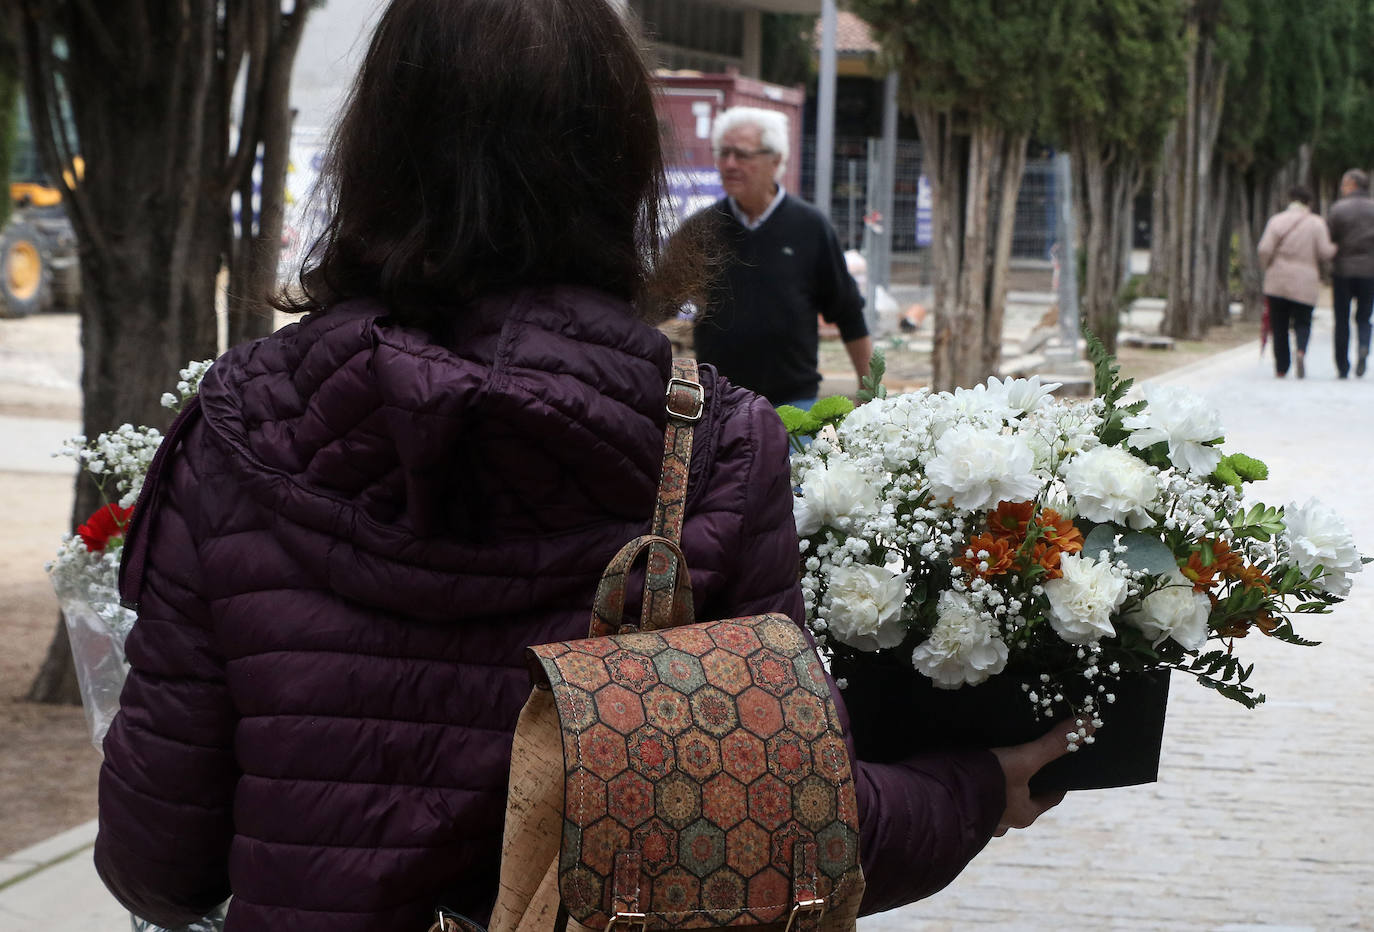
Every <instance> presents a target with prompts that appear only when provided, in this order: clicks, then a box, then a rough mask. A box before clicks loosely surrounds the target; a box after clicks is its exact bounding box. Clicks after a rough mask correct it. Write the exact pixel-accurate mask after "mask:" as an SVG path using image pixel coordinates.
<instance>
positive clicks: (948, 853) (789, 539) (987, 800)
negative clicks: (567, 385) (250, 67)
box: [730, 399, 1006, 915]
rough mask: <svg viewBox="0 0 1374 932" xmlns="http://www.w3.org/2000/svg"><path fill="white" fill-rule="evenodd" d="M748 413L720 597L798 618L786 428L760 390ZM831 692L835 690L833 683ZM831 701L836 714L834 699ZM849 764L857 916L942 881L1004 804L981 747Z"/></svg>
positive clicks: (975, 848)
mask: <svg viewBox="0 0 1374 932" xmlns="http://www.w3.org/2000/svg"><path fill="white" fill-rule="evenodd" d="M749 419H750V429H751V430H752V431H753V433H754V435H755V436H756V438H757V444H756V453H755V456H754V457H753V462H752V463H751V466H750V474H749V478H748V483H747V488H748V493H747V500H746V501H747V504H746V511H745V515H744V522H743V541H742V542H741V549H740V550H739V553H740V554H742V555H743V554H747V555H748V556H747V560H748V563H749V565H750V566H751V568H752V572H750V573H747V574H740V575H739V577H738V579H739V580H740V582H739V583H738V584H737V585H738V586H739V588H737V589H736V590H735V591H733V592H732V593H731V596H732V598H731V600H730V604H731V605H732V606H733V607H734V608H733V612H737V613H738V614H749V613H754V612H765V611H779V610H782V611H785V612H786V613H787V614H788V615H790V616H792V618H793V619H794V620H795V621H797V622H798V623H799V624H800V623H802V622H803V621H804V612H803V608H802V604H803V603H802V595H801V584H800V580H799V576H798V563H797V559H798V555H797V533H796V526H795V524H794V523H793V519H792V488H791V485H792V483H791V471H790V468H789V466H788V460H787V457H788V448H787V439H786V434H785V433H784V432H783V429H782V424H781V422H780V421H779V420H778V418H777V416H776V415H775V414H774V413H773V411H772V410H771V407H770V406H769V405H768V404H767V402H765V401H763V400H762V399H755V400H754V401H753V402H752V403H751V406H750V411H749ZM831 692H832V693H833V694H834V695H836V696H837V697H841V696H843V693H842V692H841V691H839V690H837V689H836V688H835V684H834V683H833V682H832V683H831ZM837 702H839V704H840V707H841V713H842V714H844V707H843V702H842V701H841V700H840V699H838V698H837ZM846 730H847V729H846ZM853 753H854V749H853V745H852V744H851V745H850V755H851V757H852V756H853ZM854 770H855V788H856V791H857V796H858V802H859V823H860V824H859V846H860V852H861V860H862V862H863V869H864V879H865V883H866V889H865V892H864V901H863V906H862V909H861V913H862V914H864V915H868V914H870V913H876V912H881V911H883V910H888V909H893V908H895V907H898V906H901V905H903V904H905V903H910V902H913V901H915V900H919V899H922V898H923V897H927V896H930V895H931V894H933V893H935V892H937V891H939V890H940V889H942V888H943V887H945V886H946V885H947V884H949V883H950V881H952V880H953V879H954V878H955V877H956V876H958V874H959V872H960V871H962V870H963V869H964V867H965V866H966V865H967V864H968V862H969V861H970V860H972V858H973V856H974V855H976V854H977V853H978V852H979V851H981V850H982V849H983V846H984V845H986V844H987V842H988V840H989V839H990V838H991V837H992V833H993V831H995V830H996V828H997V822H998V820H999V818H1000V817H1001V815H1002V811H1003V810H1004V809H1005V807H1006V800H1005V792H1006V790H1005V786H1006V783H1005V779H1004V777H1003V775H1002V769H1001V767H1000V765H999V764H998V763H997V759H996V757H994V756H993V755H992V754H991V753H990V752H988V751H981V750H978V751H964V752H940V753H932V754H924V755H919V756H917V757H913V758H910V759H908V760H905V761H902V762H900V763H895V764H875V763H868V762H865V761H856V762H855V766H854Z"/></svg>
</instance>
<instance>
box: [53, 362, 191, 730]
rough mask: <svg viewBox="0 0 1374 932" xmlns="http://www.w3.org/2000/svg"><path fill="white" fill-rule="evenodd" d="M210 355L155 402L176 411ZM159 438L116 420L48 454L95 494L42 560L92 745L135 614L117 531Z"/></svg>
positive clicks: (112, 701) (118, 680) (117, 682)
mask: <svg viewBox="0 0 1374 932" xmlns="http://www.w3.org/2000/svg"><path fill="white" fill-rule="evenodd" d="M211 362H212V360H208V359H207V360H203V361H201V362H193V363H189V364H188V365H187V366H186V368H184V369H182V370H181V371H180V372H179V373H178V375H179V379H180V380H179V381H178V382H177V386H176V394H173V393H171V392H166V393H164V394H163V395H162V398H161V402H162V406H163V407H165V408H170V409H171V410H172V411H174V412H180V410H181V409H182V407H184V406H185V404H186V402H187V401H188V400H190V398H191V397H192V396H193V395H195V393H196V392H197V391H198V390H199V388H200V381H201V379H202V378H203V377H204V375H205V373H206V371H207V370H208V369H209V368H210V364H211ZM161 443H162V433H161V432H160V431H158V430H157V429H156V428H153V427H134V426H133V425H132V424H123V425H121V426H120V427H118V428H117V429H115V430H112V431H107V432H105V433H102V434H100V435H99V436H98V437H96V438H95V439H94V440H88V439H87V438H86V437H83V436H77V437H73V438H72V439H70V440H68V441H67V442H66V443H64V444H63V445H62V448H61V449H60V450H59V451H57V452H56V453H54V454H53V455H54V456H70V457H71V458H72V459H74V460H76V461H77V463H78V464H79V465H80V466H81V469H82V471H83V472H85V473H86V475H88V476H89V477H90V478H91V480H92V481H93V482H94V483H95V485H96V488H98V489H99V490H100V497H101V500H102V504H101V505H100V507H99V508H97V509H96V510H95V511H94V512H93V513H92V514H91V516H90V518H88V519H87V520H86V523H84V524H82V525H81V526H80V527H78V528H77V529H76V531H75V533H72V534H65V535H63V537H62V540H61V542H60V543H59V544H58V547H57V554H56V556H55V557H54V559H53V560H51V561H49V562H48V563H47V564H46V565H45V567H44V569H46V570H47V572H48V576H49V578H50V579H51V580H52V585H53V589H54V590H55V591H56V592H57V599H58V603H59V605H60V606H61V608H62V615H63V617H64V618H65V619H66V623H67V634H68V637H69V640H70V641H71V645H72V652H73V655H74V657H75V660H76V667H77V679H78V681H79V684H80V687H81V698H82V705H83V706H84V707H85V710H86V719H87V724H88V725H89V726H90V729H91V740H92V741H93V742H94V744H95V746H96V748H97V749H99V748H100V745H101V742H102V740H103V739H104V737H105V732H106V731H107V730H108V729H109V727H110V722H111V721H112V720H113V719H114V713H115V711H116V710H117V709H118V707H119V689H120V687H121V686H122V685H123V682H124V674H125V672H126V671H127V669H128V664H127V663H126V661H125V660H124V641H125V639H126V638H127V637H128V636H129V632H130V631H131V630H132V629H133V625H134V620H135V618H136V617H137V616H136V615H135V614H134V612H133V611H131V610H130V609H127V608H125V607H124V606H123V605H121V604H120V601H119V561H120V557H121V555H122V551H123V546H124V532H125V530H126V529H127V528H128V525H129V521H130V520H131V519H132V517H133V512H134V505H135V503H136V502H137V501H138V495H139V492H141V491H142V490H143V480H144V478H145V477H146V476H147V474H148V468H149V466H151V465H152V461H153V456H154V455H155V454H156V453H157V448H158V446H159V445H161Z"/></svg>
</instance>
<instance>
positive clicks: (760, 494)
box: [95, 0, 1064, 932]
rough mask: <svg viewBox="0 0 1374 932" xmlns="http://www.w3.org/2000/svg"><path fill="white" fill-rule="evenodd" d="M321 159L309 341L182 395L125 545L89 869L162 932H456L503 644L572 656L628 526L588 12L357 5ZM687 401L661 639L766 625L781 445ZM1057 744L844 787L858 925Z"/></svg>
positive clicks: (1020, 818) (964, 842) (651, 416)
mask: <svg viewBox="0 0 1374 932" xmlns="http://www.w3.org/2000/svg"><path fill="white" fill-rule="evenodd" d="M331 152H332V154H331V156H330V159H329V164H328V170H327V179H328V182H329V184H330V197H331V199H332V203H331V207H332V211H331V216H332V220H331V222H330V224H329V226H328V229H327V230H326V231H325V232H324V234H323V236H322V237H321V239H320V241H319V242H318V244H317V245H316V247H315V249H314V250H313V251H312V254H311V256H310V259H309V261H308V263H307V266H306V269H305V270H304V272H303V274H302V277H301V285H300V289H299V290H298V291H297V292H296V293H295V294H294V295H293V296H292V297H291V298H289V299H288V300H287V301H286V304H288V305H289V306H290V307H292V308H294V309H296V310H303V311H308V312H309V313H308V314H307V316H305V317H304V319H303V320H301V321H300V322H298V323H295V324H292V325H290V326H288V327H285V328H283V329H282V330H281V331H279V332H278V333H276V334H274V335H273V336H271V337H268V338H266V339H263V340H259V341H257V342H255V343H251V344H247V345H243V346H238V347H235V348H233V349H231V350H230V351H229V352H228V353H226V354H225V355H224V357H223V358H221V359H220V360H219V361H218V362H217V363H216V364H215V365H214V367H213V368H212V369H211V371H210V372H209V374H208V375H207V376H206V378H205V381H204V383H203V385H202V388H201V391H200V394H199V396H198V399H199V400H198V402H197V403H195V404H193V405H192V406H191V407H190V408H189V409H188V412H187V413H186V414H185V415H183V417H182V418H181V419H179V420H178V422H177V423H176V424H175V425H174V426H173V428H172V430H171V431H170V432H169V435H168V438H167V440H166V441H165V442H164V444H163V447H162V449H161V450H160V451H159V454H158V461H157V462H156V463H155V464H154V466H153V468H152V469H151V470H150V474H149V478H148V480H147V483H146V484H145V486H144V491H143V494H142V497H141V498H140V501H139V504H138V506H137V509H136V512H135V513H136V517H135V519H134V525H133V527H131V528H130V531H129V534H128V538H127V542H126V544H125V562H124V566H123V568H122V584H121V589H122V593H123V595H124V597H125V599H126V600H127V601H128V602H129V603H130V604H133V605H136V606H137V609H138V613H139V620H138V623H137V624H136V625H135V627H134V631H133V633H132V635H131V636H130V637H129V640H128V644H127V651H128V658H129V661H130V665H131V670H130V673H129V679H128V682H127V685H126V687H125V690H124V694H123V698H122V711H121V712H120V714H119V716H118V717H117V719H116V720H115V723H114V725H113V726H112V728H111V730H110V732H109V735H108V737H107V738H106V739H105V755H106V759H105V764H104V767H103V768H102V771H101V779H100V834H99V838H98V839H97V842H96V850H95V860H96V865H97V868H98V869H99V871H100V874H101V876H102V877H103V879H104V880H105V883H106V884H107V886H108V887H109V888H110V890H111V891H112V892H113V893H114V894H115V895H116V896H117V897H118V898H119V899H120V900H121V901H122V902H123V903H125V904H126V905H127V906H128V907H129V908H130V909H131V910H133V911H134V912H135V913H136V914H138V915H140V916H144V917H146V918H148V919H151V920H154V921H156V922H158V923H161V924H163V925H168V926H171V925H176V924H185V923H187V922H189V921H191V920H193V919H194V918H195V917H197V916H200V915H202V914H204V913H205V912H207V911H208V910H209V909H210V908H212V907H213V906H215V905H216V904H218V903H220V902H221V901H223V900H224V899H225V898H226V897H229V896H230V895H231V894H232V900H231V902H230V905H229V910H228V919H227V928H228V929H231V930H249V929H270V930H287V929H290V930H314V929H319V930H326V929H327V930H330V932H363V930H379V932H382V930H385V932H404V930H408V929H422V928H424V927H425V926H426V925H427V924H428V922H429V919H430V917H431V916H432V913H433V909H434V907H435V906H436V905H437V904H439V903H441V902H442V903H444V904H445V905H447V906H449V907H451V908H452V909H454V910H455V911H458V912H461V913H464V914H467V915H469V916H472V917H474V918H476V919H478V920H482V919H484V918H485V917H486V916H487V915H488V913H489V912H490V910H491V907H492V903H493V901H494V899H495V895H496V889H497V876H498V873H497V872H498V860H499V853H500V848H501V833H502V817H503V810H504V804H505V798H506V784H507V778H508V769H509V764H510V747H511V736H512V732H513V730H514V727H515V722H516V717H517V715H518V713H519V711H520V708H521V705H522V703H523V702H524V701H525V698H526V697H527V695H528V693H529V688H530V680H529V674H528V672H527V670H526V668H525V665H524V662H523V657H522V653H523V650H524V648H525V647H526V646H527V645H530V644H540V643H547V642H551V641H557V640H562V639H568V638H574V637H580V636H585V633H586V630H587V623H588V617H589V608H590V605H591V602H592V596H593V592H594V590H595V587H596V584H597V581H598V579H599V577H600V575H601V573H602V571H603V570H604V569H605V566H606V563H607V561H608V560H609V559H610V557H611V556H612V555H613V554H614V553H615V552H616V551H617V550H618V549H619V548H620V546H621V545H622V544H624V543H625V542H626V541H627V540H629V539H631V538H632V537H635V536H637V535H640V534H643V533H644V532H645V531H646V529H647V528H648V525H649V520H650V515H651V513H652V511H653V506H654V500H655V490H656V486H657V482H658V477H659V469H660V463H661V457H662V447H663V432H664V425H665V423H666V420H667V418H666V413H665V409H664V390H665V384H666V383H667V381H668V378H669V374H670V371H671V358H670V357H671V350H670V347H669V343H668V341H667V340H666V338H664V337H663V336H662V335H661V334H660V333H659V332H658V331H656V330H655V329H653V328H652V327H651V326H649V325H648V324H646V323H645V321H646V320H652V319H654V317H655V315H656V314H658V313H659V312H660V311H661V310H663V309H665V308H671V307H674V306H675V302H677V301H680V300H681V299H682V297H683V293H682V292H681V290H680V288H679V287H677V286H678V285H681V283H682V281H685V279H683V278H679V279H678V280H677V282H676V284H671V283H673V282H674V276H673V275H672V274H669V272H668V270H665V269H663V268H657V269H656V268H654V267H653V262H654V260H655V257H656V254H657V249H658V236H659V232H660V223H659V217H658V214H657V211H658V205H659V203H660V194H661V192H662V156H661V153H660V143H659V136H658V125H657V118H656V115H655V112H654V106H653V96H652V89H651V78H650V76H649V74H648V72H647V71H646V69H645V66H644V64H643V61H642V59H641V57H640V51H639V49H638V47H637V44H636V41H635V39H634V36H633V34H632V32H631V31H630V29H629V28H628V27H627V25H626V23H625V22H624V21H623V20H622V18H621V16H620V15H619V14H618V13H617V12H615V11H614V10H613V9H612V8H611V7H610V6H609V5H608V3H607V0H518V2H517V0H394V2H392V3H391V4H390V6H389V7H388V8H387V10H386V11H385V13H384V14H383V16H382V18H381V21H380V23H379V25H378V26H377V29H376V33H375V35H374V37H373V40H372V44H371V47H370V50H369V52H368V54H367V57H366V61H365V63H364V65H363V68H362V71H361V73H360V75H359V77H358V80H357V85H356V87H355V88H354V91H353V93H352V96H351V98H350V100H349V103H348V106H347V109H346V112H345V114H344V116H343V118H342V121H341V123H340V124H339V127H338V130H337V134H336V136H335V139H334V141H333V146H332V150H331ZM686 267H687V268H689V269H691V268H693V266H690V265H688V266H686ZM690 277H691V276H690V275H689V276H687V277H686V278H690ZM701 379H702V384H703V387H704V390H705V397H706V405H705V410H704V413H703V416H702V418H701V420H700V422H699V423H698V424H697V426H696V428H695V441H694V448H695V453H694V455H693V458H692V462H691V475H690V481H689V483H688V493H687V503H686V509H685V512H686V518H685V525H684V528H683V534H682V540H683V547H684V550H685V552H686V555H687V558H688V563H689V565H690V566H691V567H692V583H693V588H694V592H695V596H696V601H697V607H698V616H699V617H702V618H718V617H732V616H740V615H747V614H752V613H759V612H765V611H783V612H786V613H788V614H790V615H791V617H793V618H794V619H796V620H797V621H798V622H800V621H801V620H802V599H801V592H800V588H799V583H798V571H797V538H796V533H795V529H794V527H793V523H792V504H791V483H790V480H789V471H788V462H787V443H786V438H785V436H784V433H783V431H782V428H781V425H780V424H779V422H778V419H777V416H776V414H775V413H774V412H773V409H772V407H771V405H769V404H768V402H767V401H765V400H763V399H762V398H759V397H758V396H755V395H753V394H752V393H750V392H747V391H743V390H741V389H738V388H734V387H732V386H730V385H729V384H728V383H727V382H725V381H724V380H722V379H720V378H718V377H717V376H716V375H715V374H714V372H713V371H712V370H711V369H710V368H709V367H703V369H702V372H701ZM1063 745H1064V743H1063V741H1062V740H1055V739H1054V738H1053V737H1051V738H1049V739H1048V740H1045V741H1041V742H1037V743H1035V744H1031V745H1022V746H1020V747H1017V748H1012V749H1004V750H999V751H997V752H992V753H990V752H987V751H969V752H960V753H951V754H931V755H926V756H922V757H917V758H913V759H911V760H909V761H903V762H901V763H898V764H887V765H881V766H879V765H869V764H863V763H859V764H857V765H856V778H857V790H858V801H859V807H860V819H861V832H862V835H861V837H862V842H861V847H862V855H863V867H864V870H865V873H866V875H867V884H868V886H867V895H866V899H865V902H864V906H865V909H866V910H868V911H873V910H877V909H886V908H889V907H892V906H895V905H899V904H901V903H904V902H908V901H910V900H913V899H916V898H918V897H921V896H924V895H927V894H929V893H931V892H933V891H935V890H938V889H939V888H940V887H942V886H944V885H945V884H946V883H948V882H949V881H950V880H951V879H952V878H953V877H954V876H955V875H956V874H957V873H958V872H959V871H960V870H961V869H962V868H963V866H964V865H965V863H967V861H968V860H969V859H970V858H971V857H972V856H973V855H974V854H975V853H976V852H977V851H978V850H979V849H980V848H981V847H982V846H983V845H984V844H985V843H986V842H987V840H988V839H989V837H990V836H991V835H992V834H993V833H994V832H995V831H998V830H999V829H1000V830H1005V829H1006V828H1007V827H1010V826H1018V827H1019V826H1024V825H1027V824H1029V823H1030V821H1032V820H1033V819H1034V818H1035V816H1036V815H1038V814H1039V813H1040V812H1041V811H1043V809H1044V808H1046V806H1047V805H1048V804H1050V803H1052V801H1050V800H1033V799H1031V797H1030V796H1029V791H1028V789H1027V780H1028V779H1029V777H1030V775H1031V774H1032V773H1033V772H1034V771H1035V770H1036V769H1038V768H1039V766H1041V765H1042V764H1043V763H1044V762H1046V761H1047V760H1048V759H1049V758H1051V757H1054V756H1057V754H1059V753H1062V752H1063Z"/></svg>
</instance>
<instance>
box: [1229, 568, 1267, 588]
mask: <svg viewBox="0 0 1374 932" xmlns="http://www.w3.org/2000/svg"><path fill="white" fill-rule="evenodd" d="M1234 578H1235V579H1236V580H1238V581H1239V582H1240V584H1241V586H1242V587H1243V588H1246V589H1259V590H1261V591H1262V592H1268V591H1269V574H1268V573H1263V572H1261V571H1260V568H1259V567H1258V566H1250V565H1249V564H1245V563H1242V564H1241V566H1240V569H1238V570H1236V573H1235V577H1234Z"/></svg>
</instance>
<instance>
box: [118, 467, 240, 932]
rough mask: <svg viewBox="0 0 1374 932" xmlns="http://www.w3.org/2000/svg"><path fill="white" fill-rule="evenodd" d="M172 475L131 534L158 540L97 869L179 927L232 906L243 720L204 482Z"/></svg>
mask: <svg viewBox="0 0 1374 932" xmlns="http://www.w3.org/2000/svg"><path fill="white" fill-rule="evenodd" d="M167 473H168V474H167V475H166V476H165V478H161V479H159V477H150V479H149V482H155V483H160V487H159V489H158V492H157V494H154V495H148V494H145V496H144V498H145V500H146V504H145V503H140V507H148V508H150V510H149V512H148V516H147V517H148V520H147V521H146V522H144V523H143V524H142V525H141V526H140V527H138V528H137V529H136V530H135V533H139V532H141V533H144V534H149V535H151V537H150V538H149V540H148V542H147V543H148V549H147V560H146V563H145V565H144V568H143V576H142V580H141V594H140V595H141V603H140V605H139V610H138V622H137V624H136V625H135V626H134V629H133V632H132V633H131V634H130V635H129V639H128V642H127V643H126V645H125V649H126V652H127V655H128V659H129V665H130V669H129V677H128V680H127V681H126V682H125V685H124V691H123V693H122V695H121V697H120V712H119V714H118V716H116V718H115V720H114V723H113V725H112V726H111V728H110V731H109V734H108V735H107V736H106V738H105V744H104V752H105V762H104V765H103V766H102V767H101V770H100V831H99V835H98V837H97V838H96V844H95V865H96V870H97V871H98V872H99V873H100V877H101V879H102V880H104V882H105V885H106V886H107V887H108V888H109V889H110V892H111V893H113V894H114V895H115V897H116V898H117V899H118V900H119V901H120V902H121V903H123V904H124V905H125V906H127V907H128V908H129V909H130V910H131V911H132V912H133V913H134V914H136V915H138V916H141V917H143V918H145V919H150V920H152V921H154V922H156V923H158V924H159V925H163V926H167V927H178V926H182V925H186V924H188V923H190V922H192V921H194V920H196V919H198V918H200V917H201V916H203V915H205V914H206V913H208V912H209V911H210V910H211V909H212V908H213V907H214V906H216V905H217V904H219V903H221V902H223V901H224V900H225V899H226V898H227V897H228V895H229V881H228V872H227V860H228V854H229V843H230V838H231V835H232V825H233V819H232V814H231V805H232V802H233V793H234V786H235V782H236V779H237V771H236V766H235V763H234V755H233V736H234V726H235V715H234V713H233V710H232V706H231V704H230V699H229V695H228V692H227V689H226V685H225V677H224V663H223V660H222V658H221V657H220V656H218V654H217V653H216V650H215V647H214V644H213V641H212V638H211V633H210V627H209V613H208V611H207V607H206V603H205V600H204V597H203V594H202V593H203V589H202V584H201V583H202V581H201V570H200V567H199V560H198V556H197V541H196V539H195V537H194V535H193V533H192V531H191V522H190V521H188V514H187V512H186V511H185V510H184V507H185V505H186V503H189V502H193V501H194V500H195V486H196V483H197V479H196V476H195V474H194V471H193V470H192V468H191V466H190V465H189V464H188V462H187V460H186V459H185V458H184V457H176V458H174V459H170V460H169V468H168V470H167ZM132 543H133V542H132V541H130V542H128V543H126V546H130V545H132Z"/></svg>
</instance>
